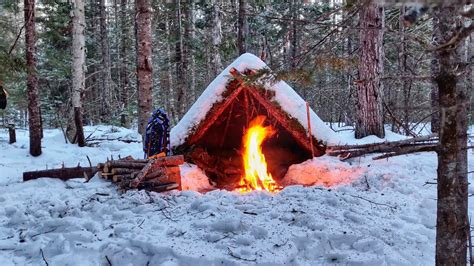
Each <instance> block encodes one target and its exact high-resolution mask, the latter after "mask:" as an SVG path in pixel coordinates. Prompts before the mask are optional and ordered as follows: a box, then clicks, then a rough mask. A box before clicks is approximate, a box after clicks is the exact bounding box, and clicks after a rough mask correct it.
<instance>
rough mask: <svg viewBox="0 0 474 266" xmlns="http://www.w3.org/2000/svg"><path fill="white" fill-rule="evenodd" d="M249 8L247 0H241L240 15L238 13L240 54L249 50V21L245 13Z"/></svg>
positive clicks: (238, 45)
mask: <svg viewBox="0 0 474 266" xmlns="http://www.w3.org/2000/svg"><path fill="white" fill-rule="evenodd" d="M246 9H247V2H246V0H239V15H238V29H237V47H238V48H239V55H241V54H244V53H246V52H247V35H248V23H247V16H246V15H245V12H246Z"/></svg>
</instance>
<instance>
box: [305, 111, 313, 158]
mask: <svg viewBox="0 0 474 266" xmlns="http://www.w3.org/2000/svg"><path fill="white" fill-rule="evenodd" d="M306 119H308V138H309V145H311V158H314V147H313V135H312V134H311V117H310V113H309V103H308V102H306Z"/></svg>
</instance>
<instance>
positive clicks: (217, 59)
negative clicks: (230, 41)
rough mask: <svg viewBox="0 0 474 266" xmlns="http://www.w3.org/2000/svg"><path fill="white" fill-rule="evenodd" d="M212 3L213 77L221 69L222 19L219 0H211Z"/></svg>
mask: <svg viewBox="0 0 474 266" xmlns="http://www.w3.org/2000/svg"><path fill="white" fill-rule="evenodd" d="M212 5H213V8H214V10H213V19H212V20H213V21H212V22H213V23H212V24H213V26H212V36H211V40H212V52H211V56H212V61H211V69H212V73H211V74H212V75H213V76H214V77H215V76H217V75H219V73H220V72H221V71H222V69H223V67H222V60H221V54H220V46H221V42H222V21H221V11H220V5H221V1H220V0H213V1H212Z"/></svg>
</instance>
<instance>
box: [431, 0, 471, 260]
mask: <svg viewBox="0 0 474 266" xmlns="http://www.w3.org/2000/svg"><path fill="white" fill-rule="evenodd" d="M461 8H462V5H459V4H458V5H457V6H456V4H450V3H449V2H442V4H440V6H439V7H436V9H437V10H436V11H435V14H434V18H433V19H434V20H435V24H436V25H437V27H438V28H437V29H436V30H437V31H439V32H440V33H442V34H440V35H438V36H437V37H439V38H438V39H437V40H436V43H438V44H444V43H447V42H448V41H449V40H450V39H451V38H452V36H455V34H456V32H457V31H458V28H461V27H462V20H461V19H459V16H458V15H457V14H458V13H457V12H459V11H460V9H461ZM461 43H462V42H461ZM434 56H435V57H436V60H437V65H438V69H437V71H436V72H435V73H436V75H435V76H434V80H435V82H436V84H437V87H438V89H439V108H440V128H439V139H440V144H439V145H440V146H439V150H438V205H437V221H436V264H437V265H466V262H467V261H466V256H467V237H468V232H469V226H468V211H467V206H468V179H467V148H466V147H467V121H468V118H467V114H468V109H469V104H468V101H469V99H468V90H467V86H466V84H465V83H464V82H465V78H467V76H466V68H465V65H466V61H465V58H464V57H463V47H462V45H459V46H458V47H457V48H454V49H453V48H452V47H448V48H447V49H440V50H437V51H436V52H435V54H434ZM471 86H472V84H471Z"/></svg>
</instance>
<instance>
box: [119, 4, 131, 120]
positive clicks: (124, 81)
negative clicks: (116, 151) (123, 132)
mask: <svg viewBox="0 0 474 266" xmlns="http://www.w3.org/2000/svg"><path fill="white" fill-rule="evenodd" d="M127 4H128V0H121V8H120V15H121V18H120V28H121V35H122V36H121V39H120V61H121V66H120V84H121V86H120V87H121V88H120V92H121V95H120V100H121V105H122V106H121V114H120V124H121V125H122V126H123V127H127V128H128V127H130V121H129V118H128V97H129V96H128V90H129V86H130V79H129V77H128V67H127V66H128V60H127V51H129V50H130V49H129V45H128V41H127V38H128V34H129V30H128V26H127Z"/></svg>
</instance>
